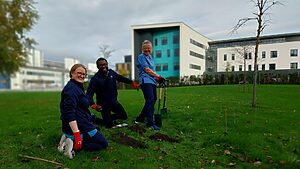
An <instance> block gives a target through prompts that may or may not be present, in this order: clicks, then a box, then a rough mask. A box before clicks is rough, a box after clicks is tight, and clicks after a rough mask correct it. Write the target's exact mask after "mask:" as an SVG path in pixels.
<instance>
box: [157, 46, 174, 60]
mask: <svg viewBox="0 0 300 169" xmlns="http://www.w3.org/2000/svg"><path fill="white" fill-rule="evenodd" d="M166 56H167V57H170V56H171V51H170V49H167V50H166ZM178 56H179V48H175V49H174V57H178ZM155 57H156V58H161V57H162V50H155Z"/></svg>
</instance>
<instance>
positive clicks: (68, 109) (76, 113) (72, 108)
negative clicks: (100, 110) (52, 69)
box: [60, 79, 96, 135]
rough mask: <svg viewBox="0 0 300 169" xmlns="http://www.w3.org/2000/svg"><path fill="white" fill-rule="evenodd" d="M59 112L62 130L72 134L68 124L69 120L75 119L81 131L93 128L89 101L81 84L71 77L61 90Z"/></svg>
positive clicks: (84, 131)
mask: <svg viewBox="0 0 300 169" xmlns="http://www.w3.org/2000/svg"><path fill="white" fill-rule="evenodd" d="M60 112H61V116H60V118H61V120H62V131H63V132H64V133H66V134H71V135H72V134H73V132H72V129H71V127H70V125H69V122H70V121H74V120H76V121H77V125H78V128H79V130H80V132H81V133H86V132H89V131H91V130H94V129H95V128H96V127H95V126H94V125H93V124H92V116H91V113H90V111H89V102H88V100H87V97H86V95H85V93H84V88H83V84H81V83H79V82H77V81H75V80H73V79H71V80H70V81H69V82H68V83H67V85H66V86H65V87H64V89H63V90H62V92H61V100H60Z"/></svg>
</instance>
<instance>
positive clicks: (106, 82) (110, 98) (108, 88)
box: [86, 69, 133, 105]
mask: <svg viewBox="0 0 300 169" xmlns="http://www.w3.org/2000/svg"><path fill="white" fill-rule="evenodd" d="M116 81H118V82H123V83H128V84H130V83H132V82H133V81H132V80H130V79H128V78H126V77H124V76H122V75H119V74H118V73H116V72H115V71H113V70H112V69H109V70H108V73H107V75H103V74H101V73H100V72H99V71H98V72H97V73H96V74H95V75H94V76H93V77H92V78H91V81H90V84H89V87H88V89H87V93H86V94H87V97H88V100H89V103H90V105H93V104H94V103H95V102H94V100H93V97H94V93H96V100H97V104H98V105H108V104H111V103H114V102H115V101H117V97H118V91H117V82H116Z"/></svg>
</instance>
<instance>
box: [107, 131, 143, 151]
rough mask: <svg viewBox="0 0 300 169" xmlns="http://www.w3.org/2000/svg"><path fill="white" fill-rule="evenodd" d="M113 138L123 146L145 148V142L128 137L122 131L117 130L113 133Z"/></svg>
mask: <svg viewBox="0 0 300 169" xmlns="http://www.w3.org/2000/svg"><path fill="white" fill-rule="evenodd" d="M113 140H114V141H115V142H117V143H119V144H123V145H125V146H129V147H133V148H147V146H146V144H145V143H143V142H141V141H138V140H136V139H134V138H132V137H129V136H127V135H126V134H125V133H123V132H119V133H117V134H115V135H113Z"/></svg>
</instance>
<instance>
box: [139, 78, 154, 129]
mask: <svg viewBox="0 0 300 169" xmlns="http://www.w3.org/2000/svg"><path fill="white" fill-rule="evenodd" d="M141 88H142V91H143V94H144V99H145V105H144V107H143V109H142V112H141V113H140V115H139V116H138V117H137V118H136V121H139V122H143V121H144V120H145V118H146V119H147V126H152V125H154V124H155V122H154V117H153V115H154V105H155V102H156V100H157V96H156V85H154V84H151V83H143V84H141Z"/></svg>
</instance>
